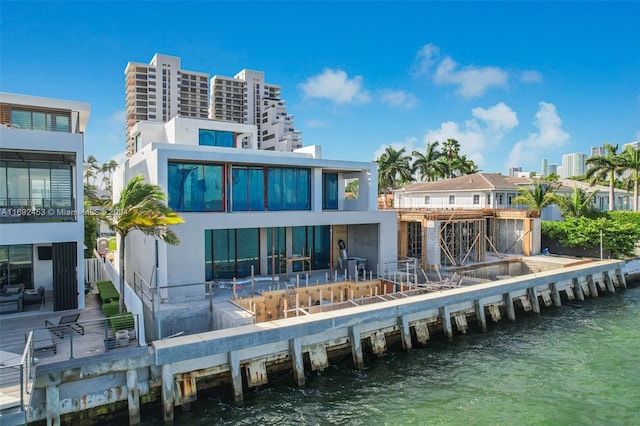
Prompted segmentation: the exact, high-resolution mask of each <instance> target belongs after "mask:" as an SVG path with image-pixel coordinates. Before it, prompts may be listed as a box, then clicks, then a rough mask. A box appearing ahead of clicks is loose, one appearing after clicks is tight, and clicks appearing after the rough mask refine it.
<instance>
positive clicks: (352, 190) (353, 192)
mask: <svg viewBox="0 0 640 426" xmlns="http://www.w3.org/2000/svg"><path fill="white" fill-rule="evenodd" d="M344 192H345V193H348V194H349V195H348V196H347V197H346V198H348V199H350V200H357V199H358V198H360V180H359V179H354V180H352V181H351V182H349V183H348V184H347V185H346V186H345V187H344Z"/></svg>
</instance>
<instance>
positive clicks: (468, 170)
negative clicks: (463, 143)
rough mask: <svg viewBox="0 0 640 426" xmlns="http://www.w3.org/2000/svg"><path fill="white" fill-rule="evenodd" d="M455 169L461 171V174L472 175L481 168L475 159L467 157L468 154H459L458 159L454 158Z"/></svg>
mask: <svg viewBox="0 0 640 426" xmlns="http://www.w3.org/2000/svg"><path fill="white" fill-rule="evenodd" d="M453 164H454V171H458V172H460V176H463V175H470V174H473V173H478V172H479V171H480V168H479V167H478V165H477V164H476V163H475V161H473V160H470V159H468V158H467V156H466V155H464V154H463V155H459V156H458V158H457V159H455V160H454V163H453Z"/></svg>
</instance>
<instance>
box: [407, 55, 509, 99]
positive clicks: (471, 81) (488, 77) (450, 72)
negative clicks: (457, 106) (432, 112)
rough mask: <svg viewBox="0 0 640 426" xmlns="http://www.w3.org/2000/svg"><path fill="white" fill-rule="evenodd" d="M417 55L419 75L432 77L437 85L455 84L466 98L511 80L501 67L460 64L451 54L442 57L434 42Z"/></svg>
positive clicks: (457, 90) (458, 91)
mask: <svg viewBox="0 0 640 426" xmlns="http://www.w3.org/2000/svg"><path fill="white" fill-rule="evenodd" d="M416 57H417V60H418V65H417V74H418V75H427V76H429V77H431V79H432V80H433V83H434V84H437V85H441V86H444V85H455V86H457V89H456V93H458V94H460V95H462V96H463V97H465V98H474V97H478V96H482V95H484V93H485V92H486V91H487V89H490V88H492V87H504V86H506V85H507V83H508V80H509V74H508V73H507V72H506V71H503V70H502V69H500V68H499V67H492V66H488V67H477V66H474V65H466V66H459V64H458V63H457V62H456V61H454V60H453V59H452V58H451V57H449V56H445V57H444V58H442V59H440V49H439V48H438V47H437V46H434V45H433V44H427V45H425V46H424V47H423V48H422V49H420V51H418V54H417V55H416ZM434 67H435V71H433V70H432V69H433V68H434Z"/></svg>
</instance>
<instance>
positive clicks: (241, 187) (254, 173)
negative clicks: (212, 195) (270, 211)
mask: <svg viewBox="0 0 640 426" xmlns="http://www.w3.org/2000/svg"><path fill="white" fill-rule="evenodd" d="M231 174H232V177H231V178H232V182H231V190H232V194H233V205H232V210H233V211H262V210H264V169H263V168H262V167H244V166H234V167H233V169H232V171H231Z"/></svg>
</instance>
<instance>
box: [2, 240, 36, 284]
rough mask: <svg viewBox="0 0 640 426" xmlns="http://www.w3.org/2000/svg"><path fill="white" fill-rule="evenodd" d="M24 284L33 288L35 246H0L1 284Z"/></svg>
mask: <svg viewBox="0 0 640 426" xmlns="http://www.w3.org/2000/svg"><path fill="white" fill-rule="evenodd" d="M16 284H22V285H23V286H24V288H30V289H32V288H33V246H32V245H31V244H19V245H10V246H0V286H1V287H4V286H5V285H16Z"/></svg>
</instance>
